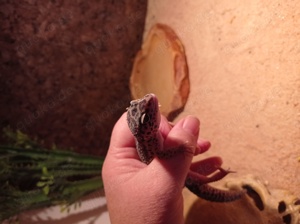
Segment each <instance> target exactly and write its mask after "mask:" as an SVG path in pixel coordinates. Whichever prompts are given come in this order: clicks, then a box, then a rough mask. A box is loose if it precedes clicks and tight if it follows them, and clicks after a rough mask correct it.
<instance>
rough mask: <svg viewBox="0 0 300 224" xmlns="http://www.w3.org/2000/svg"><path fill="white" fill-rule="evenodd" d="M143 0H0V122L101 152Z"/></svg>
mask: <svg viewBox="0 0 300 224" xmlns="http://www.w3.org/2000/svg"><path fill="white" fill-rule="evenodd" d="M146 3H147V2H146V1H137V0H134V1H124V0H121V1H103V0H101V1H97V0H91V1H83V0H79V1H71V0H65V1H64V0H60V1H34V0H33V1H21V2H18V1H0V27H1V34H0V47H1V53H0V94H1V97H0V106H1V111H0V119H1V120H0V121H1V127H6V126H10V127H12V128H13V129H20V130H21V131H23V132H25V133H28V134H30V135H31V136H37V137H38V138H39V139H43V140H45V142H46V144H47V145H51V144H52V143H56V144H57V145H59V146H60V147H66V148H74V149H75V150H76V151H78V152H83V153H89V154H94V155H105V153H106V150H107V147H108V144H109V137H110V133H111V129H112V127H113V125H114V123H115V122H116V120H117V119H118V117H119V116H120V115H121V114H122V113H123V112H124V111H125V108H126V107H127V104H128V102H129V100H130V92H129V88H128V80H129V76H130V73H131V69H132V63H133V59H134V56H135V54H136V52H137V51H138V49H139V47H140V45H141V40H142V33H143V28H144V19H145V13H146Z"/></svg>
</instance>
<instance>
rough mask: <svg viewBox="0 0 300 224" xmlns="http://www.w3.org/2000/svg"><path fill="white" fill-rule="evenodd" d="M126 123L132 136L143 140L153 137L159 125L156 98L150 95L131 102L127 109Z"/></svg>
mask: <svg viewBox="0 0 300 224" xmlns="http://www.w3.org/2000/svg"><path fill="white" fill-rule="evenodd" d="M127 123H128V126H129V128H130V130H131V132H132V134H133V135H134V136H136V137H139V138H143V139H147V138H150V137H153V136H154V135H155V134H156V132H157V131H158V128H159V124H160V113H159V106H158V99H157V97H156V96H155V95H154V94H153V93H150V94H147V95H145V96H144V97H143V98H141V99H137V100H132V101H131V102H130V106H129V107H128V108H127Z"/></svg>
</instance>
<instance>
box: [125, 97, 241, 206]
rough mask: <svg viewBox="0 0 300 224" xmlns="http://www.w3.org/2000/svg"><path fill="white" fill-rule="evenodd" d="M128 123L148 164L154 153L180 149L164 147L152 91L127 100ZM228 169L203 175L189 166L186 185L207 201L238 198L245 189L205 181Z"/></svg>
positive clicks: (168, 153) (159, 154) (168, 154)
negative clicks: (212, 184)
mask: <svg viewBox="0 0 300 224" xmlns="http://www.w3.org/2000/svg"><path fill="white" fill-rule="evenodd" d="M127 123H128V126H129V129H130V130H131V132H132V134H133V136H134V138H135V142H136V148H137V152H138V155H139V157H140V159H141V161H142V162H144V163H146V164H149V163H150V162H151V161H152V160H153V159H154V157H158V158H160V159H168V158H170V157H172V156H174V155H175V154H176V153H180V152H183V150H182V147H178V150H174V149H173V148H172V149H164V148H163V137H162V135H161V133H160V131H159V124H160V112H159V105H158V100H157V98H156V96H155V95H154V94H147V95H146V96H144V97H143V98H141V99H137V100H133V101H131V102H130V106H129V107H128V108H127ZM228 173H230V171H226V170H224V169H222V168H219V173H217V174H215V175H213V176H211V177H206V176H204V175H202V174H199V173H197V172H196V171H192V170H190V171H189V173H188V175H187V178H186V181H185V186H186V187H187V188H188V189H189V190H190V191H191V192H193V193H194V194H196V195H197V196H198V197H200V198H203V199H206V200H208V201H214V202H229V201H234V200H237V199H239V198H241V197H242V195H244V193H245V192H244V191H225V190H219V189H217V188H214V187H212V186H209V185H208V184H207V183H210V182H213V181H217V180H220V179H222V178H223V177H225V176H226V175H227V174H228Z"/></svg>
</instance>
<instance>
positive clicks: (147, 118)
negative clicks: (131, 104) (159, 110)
mask: <svg viewBox="0 0 300 224" xmlns="http://www.w3.org/2000/svg"><path fill="white" fill-rule="evenodd" d="M149 120H150V118H149V115H148V114H147V113H143V114H142V116H141V120H140V122H141V124H145V123H147V122H148V121H149Z"/></svg>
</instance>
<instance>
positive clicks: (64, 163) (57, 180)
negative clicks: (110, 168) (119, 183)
mask: <svg viewBox="0 0 300 224" xmlns="http://www.w3.org/2000/svg"><path fill="white" fill-rule="evenodd" d="M4 134H5V135H6V136H7V137H8V138H9V139H10V143H8V144H6V145H0V183H1V185H0V221H3V220H5V219H8V218H10V217H12V216H15V215H17V214H19V213H20V212H22V211H25V210H30V209H34V208H41V207H46V206H50V205H62V206H63V207H64V208H66V207H68V206H69V205H71V204H72V203H74V202H76V201H78V199H80V198H81V197H82V196H84V195H87V194H89V193H91V192H93V191H95V190H98V189H100V188H102V187H103V182H102V179H101V169H102V165H103V161H104V158H99V157H94V156H90V155H82V154H78V153H75V152H72V151H67V150H59V149H57V148H56V146H54V147H52V149H50V150H49V149H45V148H43V147H42V146H41V145H40V144H39V143H38V142H37V141H36V140H31V139H30V138H29V137H28V136H27V135H25V134H24V133H22V132H20V131H16V132H13V131H11V130H10V129H5V130H4Z"/></svg>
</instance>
